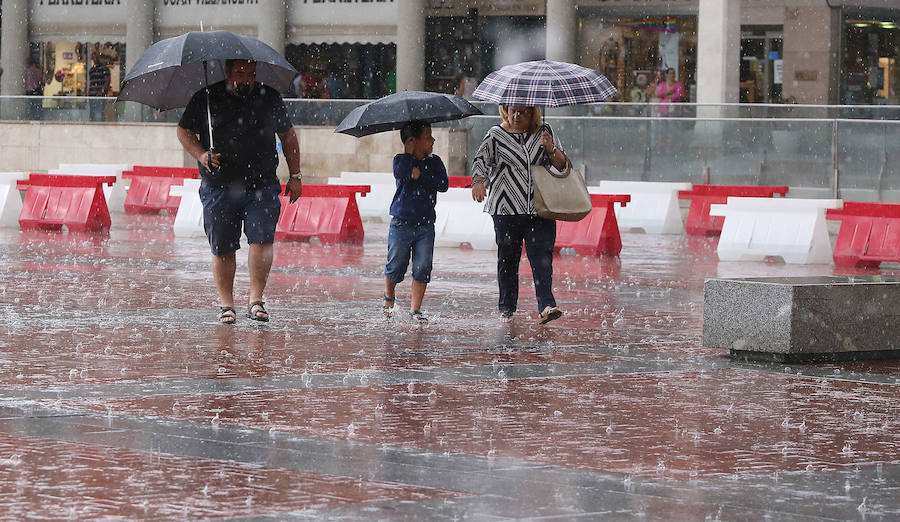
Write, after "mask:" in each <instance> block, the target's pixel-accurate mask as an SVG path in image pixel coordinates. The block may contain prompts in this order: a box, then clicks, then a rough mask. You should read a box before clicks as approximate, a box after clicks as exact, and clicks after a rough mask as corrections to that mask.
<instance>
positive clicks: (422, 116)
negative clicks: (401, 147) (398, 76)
mask: <svg viewBox="0 0 900 522" xmlns="http://www.w3.org/2000/svg"><path fill="white" fill-rule="evenodd" d="M478 114H481V111H480V110H478V107H475V106H474V105H472V104H471V103H469V102H468V101H467V100H466V99H465V98H462V97H460V96H456V95H454V94H439V93H435V92H422V91H401V92H398V93H395V94H391V95H390V96H385V97H384V98H380V99H378V100H375V101H373V102H369V103H367V104H365V105H361V106H359V107H357V108H355V109H353V110H352V111H350V114H348V115H347V117H346V118H344V121H342V122H341V123H340V125H338V127H337V129H335V130H334V132H341V133H344V134H349V135H351V136H356V137H357V138H359V137H362V136H368V135H369V134H376V133H379V132H385V131H391V130H397V129H399V128H401V127H403V125H404V124H405V123H408V122H411V121H416V120H418V121H423V122H425V123H435V122H439V121H450V120H458V119H461V118H465V117H466V116H475V115H478Z"/></svg>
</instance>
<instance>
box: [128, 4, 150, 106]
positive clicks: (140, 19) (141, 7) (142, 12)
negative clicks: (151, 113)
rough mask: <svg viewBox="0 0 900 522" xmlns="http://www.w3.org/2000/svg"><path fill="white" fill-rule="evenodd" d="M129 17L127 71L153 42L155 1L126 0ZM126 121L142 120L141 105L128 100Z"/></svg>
mask: <svg viewBox="0 0 900 522" xmlns="http://www.w3.org/2000/svg"><path fill="white" fill-rule="evenodd" d="M125 1H126V2H127V6H128V19H127V20H126V22H125V24H126V25H125V71H126V73H128V72H130V71H131V68H132V67H134V64H135V63H137V61H138V58H140V57H141V55H142V54H144V51H146V50H147V48H148V47H150V46H151V45H152V44H153V20H154V18H155V12H154V8H153V2H147V1H146V0H125ZM126 103H127V104H128V105H127V106H126V109H125V120H126V121H140V114H141V105H140V104H138V103H134V102H126Z"/></svg>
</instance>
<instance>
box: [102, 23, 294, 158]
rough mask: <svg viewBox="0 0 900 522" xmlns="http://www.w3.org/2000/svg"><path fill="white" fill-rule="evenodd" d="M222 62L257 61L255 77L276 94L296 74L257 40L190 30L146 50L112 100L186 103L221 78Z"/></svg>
mask: <svg viewBox="0 0 900 522" xmlns="http://www.w3.org/2000/svg"><path fill="white" fill-rule="evenodd" d="M225 60H253V61H255V62H256V81H258V82H259V83H261V84H264V85H268V86H269V87H272V88H274V89H277V90H278V91H279V92H286V91H287V90H288V88H289V87H290V86H291V80H293V79H294V76H296V75H297V70H296V69H294V67H293V66H292V65H291V64H290V63H288V61H287V60H286V59H285V58H284V56H282V55H281V54H280V53H279V52H278V51H276V50H275V49H272V48H271V47H269V46H268V45H266V44H264V43H263V42H261V41H259V40H257V39H256V38H252V37H249V36H244V35H239V34H234V33H232V32H230V31H209V32H196V31H193V32H190V33H186V34H183V35H181V36H176V37H174V38H167V39H165V40H160V41H159V42H156V43H155V44H153V45H151V46H150V48H149V49H147V50H146V51H144V54H142V55H141V57H140V58H138V61H137V63H135V64H134V67H132V68H131V70H130V71H128V74H126V75H125V79H124V80H122V87H121V89H120V90H119V97H118V98H117V99H116V101H135V102H138V103H142V104H144V105H149V106H151V107H153V108H155V109H160V110H166V109H174V108H176V107H184V106H185V105H187V103H188V102H189V101H190V100H191V97H192V96H193V95H194V93H196V92H197V91H199V90H200V89H204V88H206V87H208V86H209V85H211V84H214V83H217V82H220V81H222V80H224V79H225ZM207 110H208V107H207ZM211 133H212V130H210V134H211ZM210 144H212V136H211V135H210Z"/></svg>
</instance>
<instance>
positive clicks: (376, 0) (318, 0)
mask: <svg viewBox="0 0 900 522" xmlns="http://www.w3.org/2000/svg"><path fill="white" fill-rule="evenodd" d="M303 3H304V4H387V3H391V4H392V3H394V0H303Z"/></svg>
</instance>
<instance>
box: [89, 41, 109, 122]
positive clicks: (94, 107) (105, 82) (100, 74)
mask: <svg viewBox="0 0 900 522" xmlns="http://www.w3.org/2000/svg"><path fill="white" fill-rule="evenodd" d="M110 78H111V74H110V72H109V67H107V66H106V61H105V59H104V58H103V57H102V56H101V55H100V54H95V55H94V66H93V67H91V69H90V71H88V96H96V97H103V96H109V82H110ZM88 106H89V107H90V111H91V121H105V120H106V114H105V113H106V100H88Z"/></svg>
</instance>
